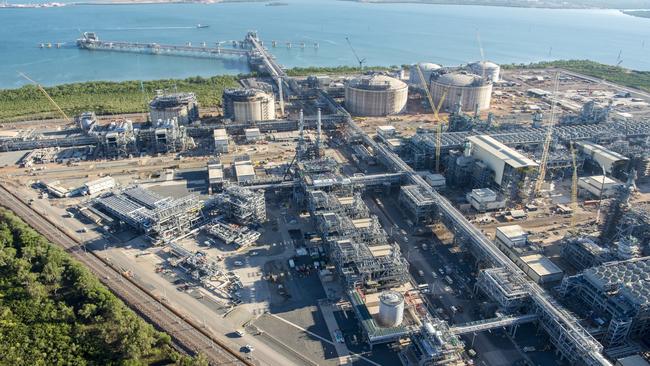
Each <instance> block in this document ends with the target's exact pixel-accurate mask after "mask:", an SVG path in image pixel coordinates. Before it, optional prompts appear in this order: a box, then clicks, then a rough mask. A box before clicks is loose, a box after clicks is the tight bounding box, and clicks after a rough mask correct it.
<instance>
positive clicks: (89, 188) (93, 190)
mask: <svg viewBox="0 0 650 366" xmlns="http://www.w3.org/2000/svg"><path fill="white" fill-rule="evenodd" d="M113 187H115V179H113V177H109V176H107V177H102V178H99V179H95V180H93V181H90V182H87V183H85V184H84V185H83V188H82V190H83V192H84V194H90V195H92V194H97V193H100V192H103V191H107V190H109V189H113Z"/></svg>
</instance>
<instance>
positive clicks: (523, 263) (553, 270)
mask: <svg viewBox="0 0 650 366" xmlns="http://www.w3.org/2000/svg"><path fill="white" fill-rule="evenodd" d="M495 243H496V244H497V247H498V248H499V249H500V250H501V251H502V252H503V253H504V254H506V255H507V256H508V257H509V258H510V259H511V260H512V261H513V262H514V263H515V264H516V265H517V266H518V267H519V268H521V269H522V270H523V271H524V272H525V273H526V275H528V277H530V279H532V280H533V281H535V282H537V283H539V284H546V283H558V282H560V281H561V280H562V277H563V276H564V273H563V272H562V270H561V269H560V268H559V267H558V266H557V265H556V264H555V263H553V262H551V260H550V259H548V258H546V257H545V256H543V255H542V254H541V252H542V249H541V248H540V247H539V246H538V245H536V244H532V243H529V242H528V233H526V232H525V231H524V230H523V229H522V227H521V226H519V225H509V226H500V227H498V228H497V230H496V240H495Z"/></svg>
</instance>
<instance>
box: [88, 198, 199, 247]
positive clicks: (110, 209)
mask: <svg viewBox="0 0 650 366" xmlns="http://www.w3.org/2000/svg"><path fill="white" fill-rule="evenodd" d="M93 202H94V205H95V206H97V207H98V208H99V209H100V210H103V211H105V212H106V213H107V214H109V215H110V216H112V217H114V218H116V219H117V220H119V221H121V222H124V223H125V224H127V225H129V226H131V227H133V228H134V229H136V230H139V231H141V232H143V233H145V234H146V235H147V237H148V238H149V239H150V240H152V241H153V242H154V243H159V242H163V241H171V240H173V239H175V238H177V237H179V236H181V235H183V234H185V233H187V232H189V231H190V230H191V229H192V228H194V227H195V226H196V225H197V224H198V223H199V222H201V221H202V219H203V216H202V213H201V209H202V208H203V203H202V201H200V200H199V199H198V197H197V196H196V195H189V196H185V197H182V198H176V199H174V198H171V197H161V196H159V195H157V194H155V193H154V192H151V191H149V190H147V189H145V188H142V187H133V188H128V189H125V190H122V191H116V192H112V193H110V194H107V195H104V196H102V197H99V198H96V199H95V200H94V201H93Z"/></svg>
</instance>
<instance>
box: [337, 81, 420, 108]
mask: <svg viewBox="0 0 650 366" xmlns="http://www.w3.org/2000/svg"><path fill="white" fill-rule="evenodd" d="M407 99H408V85H406V83H404V82H403V81H400V80H397V79H395V78H392V77H389V76H385V75H381V74H374V75H364V76H361V77H358V78H355V79H352V80H350V81H348V82H347V84H346V86H345V108H346V109H347V110H348V111H349V112H350V113H352V114H353V115H355V116H387V115H391V114H397V113H400V112H402V110H404V107H405V106H406V101H407Z"/></svg>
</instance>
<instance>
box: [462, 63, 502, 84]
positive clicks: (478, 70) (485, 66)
mask: <svg viewBox="0 0 650 366" xmlns="http://www.w3.org/2000/svg"><path fill="white" fill-rule="evenodd" d="M468 67H469V69H470V71H471V72H473V73H474V74H476V75H481V76H482V75H485V78H486V79H487V80H489V81H491V82H496V81H499V78H500V77H501V76H500V75H501V66H499V65H497V64H495V63H494V62H490V61H478V62H474V63H471V64H469V65H468Z"/></svg>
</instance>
